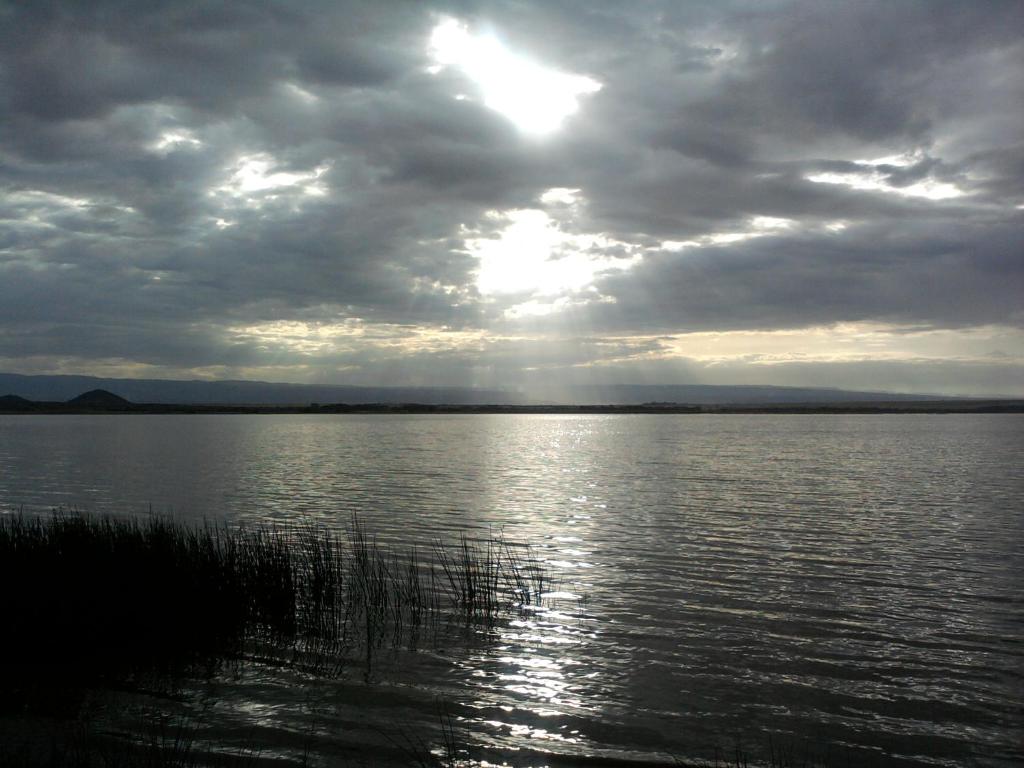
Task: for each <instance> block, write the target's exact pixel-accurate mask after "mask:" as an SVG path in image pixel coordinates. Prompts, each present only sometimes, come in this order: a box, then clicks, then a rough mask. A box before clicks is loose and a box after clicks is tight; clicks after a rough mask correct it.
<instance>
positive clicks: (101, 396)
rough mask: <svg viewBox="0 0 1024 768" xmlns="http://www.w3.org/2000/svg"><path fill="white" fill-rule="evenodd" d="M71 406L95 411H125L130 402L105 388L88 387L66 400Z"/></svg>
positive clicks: (130, 405)
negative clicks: (85, 390)
mask: <svg viewBox="0 0 1024 768" xmlns="http://www.w3.org/2000/svg"><path fill="white" fill-rule="evenodd" d="M67 404H68V405H70V406H72V407H73V408H89V409H90V410H96V411H127V410H128V409H129V408H131V407H132V404H131V403H130V402H128V401H127V400H125V399H124V398H123V397H121V396H120V395H115V394H114V393H113V392H108V391H107V390H105V389H90V390H89V391H88V392H83V393H82V394H80V395H79V396H78V397H74V398H72V399H70V400H68V402H67Z"/></svg>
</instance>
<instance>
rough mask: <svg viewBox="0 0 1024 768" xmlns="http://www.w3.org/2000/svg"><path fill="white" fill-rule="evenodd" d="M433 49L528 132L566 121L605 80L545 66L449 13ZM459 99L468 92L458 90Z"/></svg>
mask: <svg viewBox="0 0 1024 768" xmlns="http://www.w3.org/2000/svg"><path fill="white" fill-rule="evenodd" d="M429 50H430V53H431V56H432V57H433V59H434V62H435V64H434V65H433V66H432V67H431V68H430V71H431V72H432V73H435V74H436V73H438V72H441V71H442V70H444V69H445V68H446V67H457V68H458V69H460V70H462V72H464V73H465V74H466V76H468V77H469V78H470V79H471V80H472V81H473V82H474V83H475V84H476V85H477V87H478V88H479V89H480V91H481V93H482V95H483V102H484V104H485V105H486V106H487V107H489V108H490V109H493V110H494V111H495V112H498V113H500V114H502V115H504V116H505V117H507V118H508V119H509V120H511V121H512V122H513V123H515V125H516V127H517V128H519V129H520V130H521V131H523V132H524V133H530V134H538V135H543V134H547V133H551V132H552V131H555V130H557V129H558V128H559V127H561V125H562V123H563V122H564V121H565V119H566V118H568V117H569V116H570V115H573V114H575V113H576V112H577V111H579V107H580V104H579V99H580V97H581V96H586V95H589V94H593V93H597V92H598V91H599V90H601V87H602V86H601V83H599V82H597V81H596V80H594V79H593V78H590V77H586V76H585V75H575V74H568V73H565V72H559V71H557V70H554V69H550V68H548V67H544V66H542V65H540V64H538V63H536V62H533V61H530V60H529V59H526V58H524V57H522V56H519V55H516V54H514V53H512V52H511V51H509V50H508V49H507V48H505V46H504V45H502V43H501V42H500V41H499V40H498V39H497V38H495V37H492V36H490V35H473V34H471V33H470V32H469V29H468V28H467V27H466V25H465V24H463V23H461V22H459V21H456V20H455V19H446V20H444V21H442V22H441V23H440V24H438V25H437V26H436V27H435V28H434V31H433V33H432V34H431V36H430V45H429ZM455 98H457V99H465V98H467V97H466V95H465V94H457V95H456V96H455Z"/></svg>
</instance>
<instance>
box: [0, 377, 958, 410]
mask: <svg viewBox="0 0 1024 768" xmlns="http://www.w3.org/2000/svg"><path fill="white" fill-rule="evenodd" d="M95 390H100V391H101V392H102V394H98V393H97V392H95ZM83 391H85V392H86V394H84V395H80V393H82V392H83ZM0 392H6V393H10V394H11V395H13V396H17V397H19V398H27V399H29V400H37V401H50V402H54V401H56V402H68V401H70V404H73V405H75V406H76V407H83V408H91V409H96V410H104V409H105V410H111V409H118V408H122V409H123V408H124V407H127V406H130V405H131V403H136V404H138V403H152V404H167V403H176V404H186V405H282V406H283V405H289V406H306V405H309V404H311V403H320V404H328V403H348V404H352V405H365V404H369V403H385V404H388V403H420V404H424V405H441V404H449V405H525V404H532V403H540V404H587V405H589V404H609V405H642V404H644V403H659V404H664V403H678V404H691V405H714V404H720V405H744V404H749V405H769V404H786V403H807V404H814V403H850V402H859V403H873V402H874V403H877V402H900V401H910V400H916V401H923V400H934V401H939V400H952V399H955V398H948V397H942V396H938V395H920V394H903V393H894V392H857V391H850V390H843V389H828V388H814V387H775V386H746V385H742V386H718V385H707V384H672V385H631V384H621V385H609V386H570V387H562V388H558V389H552V390H550V391H547V392H544V393H537V394H535V395H534V396H532V397H529V396H527V395H525V394H523V393H520V392H514V391H509V390H498V389H475V388H471V387H353V386H341V385H335V386H329V385H311V384H279V383H278V384H275V383H271V382H264V381H195V380H192V381H176V380H173V379H101V378H95V377H91V376H24V375H21V374H13V373H0ZM114 392H116V393H117V394H113V393H114ZM79 396H80V397H82V398H86V400H84V401H81V402H78V400H79ZM111 398H116V400H113V399H111ZM129 401H130V402H129ZM17 409H18V407H17V406H15V407H12V408H7V407H5V408H4V409H3V410H6V411H8V412H10V411H11V410H17Z"/></svg>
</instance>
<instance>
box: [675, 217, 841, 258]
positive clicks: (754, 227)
mask: <svg viewBox="0 0 1024 768" xmlns="http://www.w3.org/2000/svg"><path fill="white" fill-rule="evenodd" d="M794 224H796V222H795V221H794V220H793V219H782V218H778V217H776V216H755V217H753V218H752V219H750V221H749V222H748V224H747V229H746V230H744V231H742V232H713V233H711V234H710V235H703V236H701V237H697V238H693V239H690V240H664V241H662V243H661V245H660V246H659V250H663V251H682V250H685V249H686V248H701V247H704V246H707V245H727V244H729V243H738V242H742V241H743V240H751V239H753V238H755V237H764V236H765V235H773V234H778V233H780V232H783V231H785V230H788V229H790V228H792V227H793V225H794ZM830 228H831V227H830Z"/></svg>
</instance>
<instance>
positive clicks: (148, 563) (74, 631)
mask: <svg viewBox="0 0 1024 768" xmlns="http://www.w3.org/2000/svg"><path fill="white" fill-rule="evenodd" d="M512 553H513V548H512V547H510V546H509V545H507V544H505V543H504V542H501V541H492V542H488V543H486V545H483V546H482V547H479V546H477V545H474V544H471V543H470V542H469V541H468V540H467V539H465V538H463V539H462V540H461V542H460V544H459V545H457V546H456V547H454V548H452V549H451V550H449V549H447V548H446V547H444V546H443V545H440V544H437V545H435V547H434V548H433V554H434V555H435V557H434V559H433V560H432V561H430V562H422V561H421V560H420V558H419V557H418V555H417V552H416V551H415V550H411V551H409V552H408V553H404V554H401V555H399V554H397V553H395V552H392V551H391V550H389V549H387V548H385V547H382V546H379V545H378V544H377V543H376V541H375V540H374V539H373V537H372V536H370V535H368V534H367V533H366V532H365V530H364V529H363V528H362V527H361V526H360V524H359V523H358V521H356V520H353V522H352V525H351V526H350V528H349V529H348V531H347V533H345V532H343V533H342V534H340V535H339V534H337V533H334V532H332V531H330V530H328V529H325V528H318V527H315V526H313V525H311V524H306V525H302V526H297V527H290V528H273V527H267V526H258V527H255V528H248V529H247V528H236V529H229V528H227V527H224V526H215V525H201V526H190V525H187V524H183V523H179V522H173V521H170V520H166V519H161V518H152V517H151V518H146V519H144V520H138V519H121V518H112V517H92V516H86V515H79V514H65V513H55V514H53V515H51V516H48V517H27V516H21V515H18V516H4V517H0V579H2V581H0V583H2V584H3V585H4V587H5V595H4V599H3V603H2V605H3V608H2V611H3V614H4V624H5V626H6V627H7V631H6V632H3V633H0V675H2V678H0V699H2V700H4V701H5V702H7V703H8V706H14V707H24V706H25V705H26V701H31V699H32V697H33V696H34V695H35V693H37V692H38V693H39V695H40V696H41V697H42V698H43V700H46V699H47V693H46V691H47V690H48V689H51V688H54V687H59V688H61V689H63V690H69V689H70V690H74V689H86V688H91V687H95V686H107V687H115V688H116V687H122V686H138V685H143V684H151V683H152V682H153V681H154V680H157V681H159V680H173V679H175V678H177V677H180V676H182V675H186V674H195V673H197V672H204V673H210V672H213V671H216V669H217V668H218V667H219V665H221V664H222V663H224V662H226V661H236V660H257V661H271V662H274V663H287V664H299V665H304V666H305V667H306V668H309V669H311V670H312V671H316V672H321V673H323V672H330V671H334V670H337V669H339V668H340V666H341V664H343V663H344V661H345V660H346V659H347V658H351V657H352V656H353V655H357V656H365V659H366V662H367V665H369V664H370V663H371V660H372V657H373V653H374V649H376V648H380V647H381V646H383V645H389V644H390V645H392V646H395V645H399V644H403V643H404V644H409V645H414V644H415V643H416V641H417V639H418V637H419V634H420V632H421V631H422V630H423V629H424V628H426V627H428V626H430V625H431V623H432V622H437V621H438V620H440V619H442V618H446V619H448V620H451V619H452V618H457V619H458V620H459V621H465V622H467V623H469V622H474V623H479V622H482V623H489V622H493V621H495V620H496V619H497V618H498V616H499V614H500V613H501V612H502V611H503V610H506V609H507V608H509V607H512V606H515V605H523V604H524V603H526V604H528V603H533V602H539V599H540V591H539V587H535V588H530V587H528V586H526V585H527V581H528V580H529V581H532V582H536V578H537V574H538V573H540V572H539V571H537V569H536V566H535V565H534V564H530V565H524V563H523V561H522V558H521V557H520V556H514V555H513V554H512ZM50 698H52V697H50Z"/></svg>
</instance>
